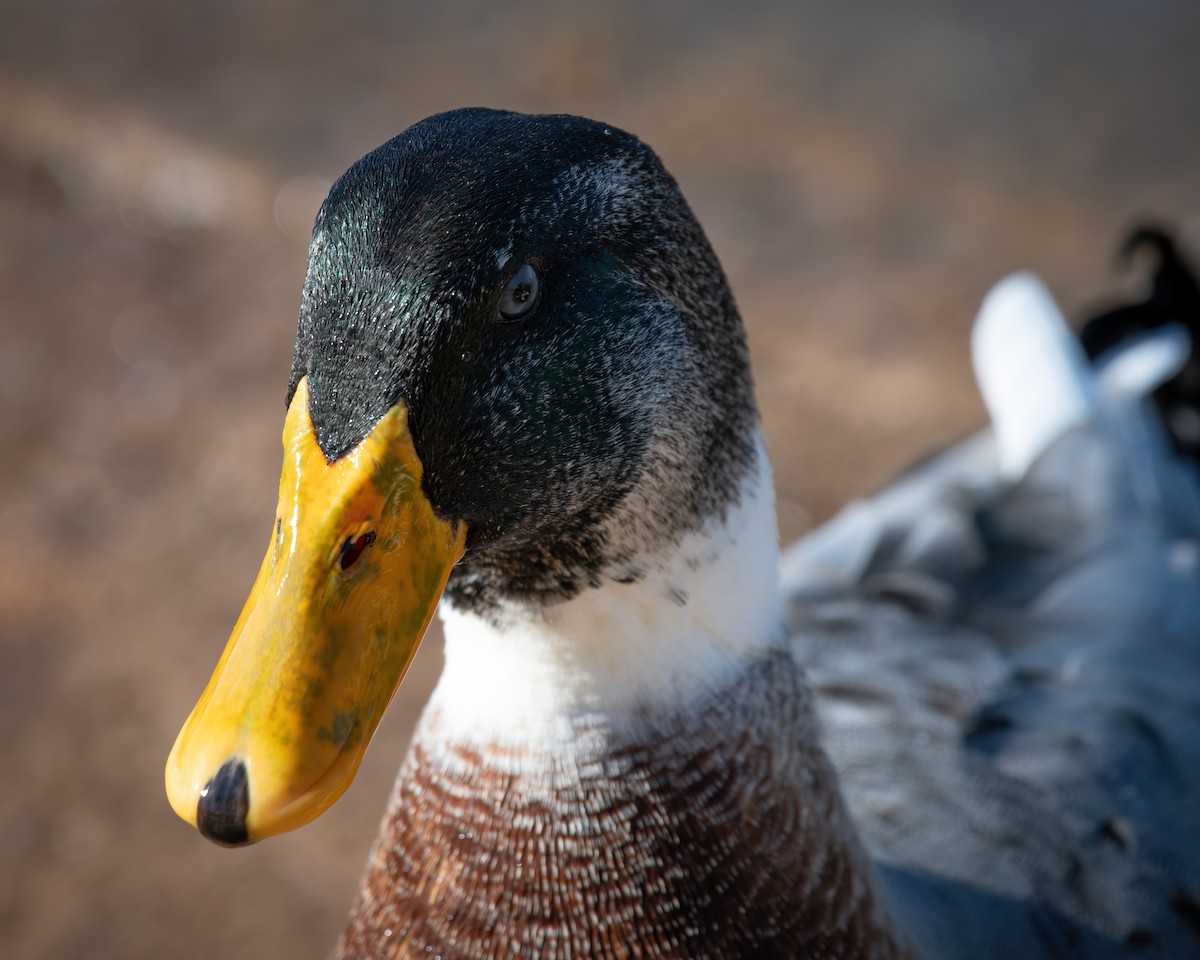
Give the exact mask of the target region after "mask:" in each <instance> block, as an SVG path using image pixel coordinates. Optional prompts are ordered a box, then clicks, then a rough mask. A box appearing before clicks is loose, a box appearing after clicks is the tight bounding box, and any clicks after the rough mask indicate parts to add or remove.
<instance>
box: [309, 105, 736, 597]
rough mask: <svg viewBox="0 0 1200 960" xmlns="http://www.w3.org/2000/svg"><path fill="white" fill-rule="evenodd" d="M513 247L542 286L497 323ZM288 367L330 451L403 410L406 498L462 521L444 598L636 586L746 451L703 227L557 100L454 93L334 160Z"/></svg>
mask: <svg viewBox="0 0 1200 960" xmlns="http://www.w3.org/2000/svg"><path fill="white" fill-rule="evenodd" d="M524 264H531V265H532V266H533V267H534V269H535V270H536V271H537V274H538V276H539V279H540V284H541V290H540V297H539V302H538V304H537V306H536V309H535V310H534V311H533V312H532V313H531V314H530V315H529V316H528V317H527V318H524V319H522V320H520V321H517V322H505V321H504V319H503V318H502V317H501V315H500V314H499V313H498V308H497V304H498V302H499V299H500V296H501V294H502V292H503V290H504V288H505V285H506V284H507V283H508V282H509V281H510V280H511V279H512V277H513V276H514V274H515V273H516V272H517V271H518V270H519V269H520V268H521V267H522V266H523V265H524ZM305 375H307V376H308V377H309V383H310V389H311V401H310V404H311V413H312V419H313V423H314V425H315V427H316V431H317V437H318V440H319V442H320V444H321V448H322V449H323V450H324V451H325V454H326V456H327V457H328V458H329V459H330V460H336V459H337V458H339V457H341V456H343V455H344V454H345V453H346V452H347V451H348V450H350V449H351V448H352V447H353V446H354V445H355V444H356V443H357V442H358V441H360V440H361V439H362V438H363V437H364V436H365V435H366V434H367V433H368V432H369V431H370V430H371V428H372V427H373V426H374V425H375V423H377V422H378V420H379V419H380V418H381V417H382V416H383V414H384V413H385V412H386V411H387V410H388V409H389V408H390V407H391V406H392V405H394V404H395V403H396V402H397V401H398V400H400V399H403V400H405V401H406V402H407V403H408V404H409V407H410V410H411V419H410V422H411V425H412V431H413V437H414V441H415V444H416V448H417V452H418V454H419V455H420V457H421V459H422V461H423V463H424V467H425V480H424V483H425V488H426V489H425V492H426V494H427V495H428V496H429V498H430V500H431V502H432V503H433V505H434V507H435V509H436V510H437V511H438V512H439V513H440V514H442V515H443V516H446V517H454V518H456V519H462V520H465V521H466V522H467V524H468V530H469V531H470V534H469V537H470V539H469V542H468V554H467V557H466V559H465V560H464V561H463V562H462V563H461V564H460V565H459V567H458V568H457V569H456V571H455V573H454V575H453V577H452V578H451V582H450V584H449V587H448V596H449V597H450V598H451V600H452V601H453V602H454V603H455V604H456V605H457V606H458V607H460V608H465V609H473V610H477V611H486V610H488V609H491V608H493V607H495V605H496V604H497V603H498V602H500V601H501V600H508V599H515V600H520V601H528V600H536V601H537V602H554V601H557V600H560V599H565V598H568V597H571V596H573V595H575V594H577V593H578V592H579V590H581V589H583V588H584V587H585V586H587V585H589V584H596V583H599V582H601V581H602V580H604V579H618V580H633V579H637V578H638V577H639V576H640V575H641V571H640V569H639V567H638V564H637V562H636V558H637V557H638V556H639V555H642V554H644V553H646V552H647V551H648V550H650V551H653V550H655V549H659V548H662V547H664V546H667V545H669V544H671V543H674V542H676V541H677V540H678V539H679V538H680V537H681V536H683V535H684V534H686V533H687V532H689V531H694V530H696V529H699V528H700V527H701V526H702V525H703V523H704V522H705V521H706V520H707V519H708V518H710V517H712V516H714V515H717V516H719V515H721V514H722V512H723V511H724V510H726V509H727V508H728V506H729V505H730V503H731V501H732V500H733V498H734V497H735V496H736V494H737V491H738V489H739V484H740V482H741V480H742V478H743V477H744V475H745V474H746V473H747V471H748V470H749V469H750V466H751V464H752V461H753V435H754V428H755V426H756V423H757V413H756V410H755V406H754V400H753V395H752V387H751V382H750V375H749V368H748V364H747V357H746V346H745V339H744V334H743V331H742V326H741V322H740V319H739V317H738V314H737V310H736V307H735V306H734V303H733V299H732V297H731V295H730V293H729V291H728V288H727V286H726V284H725V280H724V276H723V274H722V272H721V269H720V266H719V265H718V263H717V261H716V258H715V256H714V255H713V253H712V250H711V248H710V247H709V245H708V242H707V240H706V239H705V237H704V234H703V231H702V230H701V229H700V227H699V225H698V224H697V222H696V220H695V218H694V217H693V215H692V213H691V211H690V209H689V208H688V206H687V204H686V202H685V201H684V199H683V197H682V195H681V194H680V192H679V189H678V187H677V186H676V184H675V182H674V180H673V179H672V178H671V176H670V175H669V174H668V173H667V172H666V171H665V170H664V169H663V167H662V164H661V163H660V162H659V160H658V158H657V157H656V156H655V155H654V153H653V152H652V151H651V150H650V149H649V148H648V147H646V146H645V144H643V143H641V142H640V141H639V140H637V139H636V138H635V137H632V136H630V135H629V134H626V133H623V132H621V131H619V130H616V129H614V128H612V127H610V126H606V125H604V124H600V123H595V122H592V121H588V120H583V119H580V118H577V117H566V116H522V115H519V114H513V113H505V112H499V111H492V110H482V109H476V110H459V111H455V112H453V113H447V114H441V115H439V116H435V117H431V118H429V119H428V120H424V121H422V122H421V123H418V124H415V125H414V126H412V127H410V128H409V129H408V130H407V131H405V132H404V133H402V134H401V135H400V136H398V137H396V138H395V139H393V140H391V141H389V142H388V143H386V144H384V145H383V146H382V147H380V148H379V149H378V150H375V151H374V152H372V153H370V154H368V155H367V156H366V157H364V158H363V159H362V160H360V161H359V162H358V163H356V164H355V165H354V166H353V167H351V168H350V169H349V170H348V171H347V172H346V174H345V175H344V176H342V177H341V179H339V180H338V181H337V183H335V184H334V186H333V189H332V190H331V191H330V194H329V197H328V199H327V200H326V201H325V203H324V205H323V206H322V208H321V211H320V213H319V215H318V217H317V222H316V226H315V229H314V231H313V238H312V245H311V249H310V258H309V270H308V277H307V280H306V282H305V286H304V294H303V299H302V303H301V311H300V324H299V332H298V335H297V341H296V355H295V361H294V364H293V370H292V380H291V389H292V390H294V388H295V385H296V383H297V382H298V381H299V379H300V378H301V377H302V376H305ZM289 396H290V392H289ZM550 518H552V519H550Z"/></svg>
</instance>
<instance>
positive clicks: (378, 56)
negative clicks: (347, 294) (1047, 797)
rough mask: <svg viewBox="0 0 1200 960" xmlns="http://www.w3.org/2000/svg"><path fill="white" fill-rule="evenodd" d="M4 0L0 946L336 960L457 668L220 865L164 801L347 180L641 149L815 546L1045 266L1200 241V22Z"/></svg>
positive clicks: (223, 619)
mask: <svg viewBox="0 0 1200 960" xmlns="http://www.w3.org/2000/svg"><path fill="white" fill-rule="evenodd" d="M429 6H432V5H427V4H414V3H397V2H383V0H377V2H368V0H358V2H352V3H346V4H331V3H317V2H315V0H314V2H309V3H286V2H283V0H268V2H262V3H258V4H240V3H234V2H229V0H208V2H204V3H199V2H178V3H154V2H149V0H116V2H108V3H95V2H91V3H85V2H76V3H71V4H66V3H39V2H34V0H3V2H0V23H2V24H3V26H2V29H0V451H2V454H0V456H2V457H3V460H2V468H0V544H2V549H0V745H2V746H0V760H2V761H3V762H2V767H0V770H2V781H3V786H2V787H0V955H2V956H4V957H7V958H9V960H18V958H34V957H36V958H42V957H112V958H139V957H221V958H222V960H234V958H237V957H321V956H323V955H325V954H326V953H327V952H328V950H329V948H330V947H331V945H332V943H333V941H334V939H335V938H336V935H337V931H338V930H339V927H340V923H341V921H342V917H343V916H344V914H345V911H346V909H347V907H348V904H349V901H350V898H351V895H352V893H353V891H354V887H355V880H356V877H357V874H358V872H359V869H360V867H361V865H362V863H363V861H364V858H365V857H366V854H367V848H368V844H369V842H370V839H371V837H372V835H373V834H374V831H375V828H376V825H377V822H378V818H379V816H380V813H381V811H382V807H383V804H384V799H385V796H386V792H387V789H388V786H389V783H390V781H391V778H392V776H393V774H394V771H395V768H396V765H397V763H398V761H399V758H400V756H401V753H402V751H403V747H404V743H405V741H406V738H407V731H408V729H409V726H410V725H411V723H412V722H413V720H414V718H415V715H416V712H417V710H418V709H419V707H420V705H421V703H422V702H423V700H424V698H425V695H426V692H427V690H428V687H429V684H430V683H431V682H432V679H433V677H434V676H435V674H436V671H437V669H438V658H439V656H440V652H439V649H438V647H439V644H440V642H439V641H438V640H437V638H432V639H433V642H430V643H427V644H426V645H425V649H424V652H423V654H422V659H421V661H420V663H419V664H418V667H417V668H416V669H415V671H414V674H413V675H412V676H411V678H410V681H409V682H408V683H407V684H406V686H405V688H404V690H403V691H402V692H401V693H400V695H399V696H398V698H397V701H396V703H395V704H394V706H393V709H392V711H391V713H390V714H389V716H388V718H387V720H386V721H385V723H384V726H383V728H382V729H381V732H380V734H379V737H378V739H377V742H376V743H375V745H374V746H373V748H372V750H371V752H370V754H369V756H368V758H367V761H366V763H365V764H364V768H363V770H362V773H361V774H360V776H359V779H358V781H357V782H356V784H355V785H354V787H353V788H352V789H351V790H350V792H349V793H348V794H347V796H346V797H345V799H344V800H343V801H342V802H341V803H340V804H338V805H337V807H335V808H334V810H333V811H332V812H331V813H329V814H328V815H327V816H325V817H324V818H322V819H321V820H319V821H318V822H317V823H315V824H314V825H312V826H311V827H308V828H306V829H305V830H303V831H301V832H299V833H297V834H293V835H290V836H287V837H284V838H281V839H276V840H272V841H270V842H268V843H265V844H262V845H259V846H257V847H254V848H251V849H249V850H245V851H227V850H219V849H217V848H215V847H213V846H211V845H210V844H208V843H206V842H204V841H203V840H201V839H200V838H199V837H198V836H197V835H196V834H195V833H193V832H192V831H190V830H189V829H188V828H186V827H185V826H184V825H183V824H182V823H180V822H179V821H177V820H176V819H175V817H174V815H173V814H172V813H171V812H170V810H169V809H168V807H167V804H166V801H165V799H164V796H163V789H162V785H161V780H162V764H163V761H164V759H165V757H166V754H167V751H168V749H169V747H170V745H171V742H172V740H173V738H174V736H175V733H176V731H177V729H178V726H179V724H180V723H181V721H182V720H183V718H184V716H185V715H186V713H187V711H188V710H189V709H190V707H191V706H192V704H193V702H194V700H195V698H196V696H197V695H198V693H199V692H200V689H201V687H202V685H203V683H204V681H205V679H206V678H207V676H208V673H209V671H210V669H211V668H212V666H213V665H214V664H215V662H216V659H217V655H218V653H219V651H220V649H221V647H222V645H223V643H224V640H225V638H226V636H227V633H228V630H229V628H230V626H231V625H232V623H233V620H234V618H235V616H236V613H237V611H238V609H239V608H240V605H241V602H242V600H243V598H244V596H245V593H246V591H247V589H248V588H249V585H250V583H251V580H252V577H253V573H254V570H255V569H256V566H257V564H258V562H259V559H260V556H261V550H262V549H263V546H264V544H265V542H266V539H267V536H268V533H269V530H268V528H269V523H270V518H271V515H272V514H271V511H272V509H273V505H274V497H275V490H276V483H277V476H278V474H277V470H278V465H279V453H280V451H279V431H280V429H281V426H282V421H283V403H282V398H283V391H284V385H285V380H286V375H287V370H288V364H289V359H290V350H291V343H290V341H291V336H292V330H293V324H294V319H295V315H296V308H297V303H298V297H299V290H300V284H301V280H302V277H303V273H304V251H305V243H306V235H307V231H308V227H309V224H310V223H311V217H312V214H313V212H314V211H315V208H316V206H317V204H318V202H319V200H320V198H321V196H322V191H323V189H324V187H325V186H326V185H327V184H328V183H329V182H330V180H331V179H332V178H333V177H334V176H336V175H337V174H338V173H339V172H340V171H341V170H342V169H343V168H344V167H345V166H347V165H348V164H349V163H350V162H352V161H353V160H355V159H356V158H357V157H358V156H359V155H361V154H362V153H364V152H365V151H367V150H368V149H370V148H372V147H374V146H376V145H377V144H379V143H380V142H382V141H383V140H385V139H387V138H388V137H390V136H392V135H393V134H395V133H396V132H398V131H399V130H401V129H402V128H404V127H405V126H407V125H408V124H409V123H411V122H413V121H415V120H417V119H420V118H421V117H423V116H425V115H427V114H430V113H433V112H436V111H438V110H443V109H448V108H451V107H456V106H464V105H472V104H484V105H492V106H505V107H510V108H514V109H520V110H526V111H568V112H574V113H582V114H585V115H591V116H595V117H599V118H602V119H605V120H607V121H609V122H612V123H615V124H617V125H619V126H622V127H624V128H626V129H629V130H632V131H634V132H636V133H638V134H639V135H641V136H642V137H643V138H644V139H645V140H647V141H648V142H649V143H651V144H652V145H653V146H654V147H655V148H656V149H657V150H658V151H659V152H660V153H661V155H662V156H663V158H664V160H665V161H666V163H667V166H668V167H669V168H670V169H671V170H673V172H674V173H675V174H676V176H677V177H678V179H679V180H680V182H681V184H682V186H683V188H684V191H685V193H686V194H687V195H688V196H689V197H690V199H691V201H692V203H693V205H694V207H695V209H696V211H697V213H698V215H699V216H700V219H701V220H702V222H703V223H704V224H705V225H706V226H707V228H708V230H709V233H710V236H711V237H712V240H713V242H714V244H715V246H716V248H717V251H718V253H719V254H720V256H721V257H722V259H723V261H724V263H725V265H726V268H727V270H728V272H729V275H730V279H731V281H732V283H733V287H734V290H735V292H736V294H737V296H738V298H739V301H740V304H741V306H742V309H743V313H744V316H745V318H746V323H747V326H748V328H749V335H750V342H751V346H752V350H753V354H754V360H755V364H756V368H755V369H756V376H757V380H758V385H759V394H760V397H761V401H762V407H763V415H764V419H765V422H766V428H767V432H768V434H769V435H770V439H771V441H772V445H773V451H774V456H775V462H776V470H777V481H778V487H779V493H780V499H781V507H780V518H781V527H782V530H783V536H784V539H785V540H790V539H794V538H795V537H796V536H798V535H799V534H801V533H803V532H804V530H806V529H808V528H809V527H810V526H811V525H812V524H813V523H816V522H819V521H820V520H822V519H824V518H826V517H828V516H829V515H830V514H831V513H832V512H833V511H835V510H836V509H837V508H838V507H839V506H840V505H841V504H843V503H845V502H846V501H848V500H850V499H852V498H854V497H856V496H860V495H862V494H864V493H867V492H870V491H871V490H872V489H874V488H876V487H878V486H879V485H880V484H882V483H883V482H885V481H886V479H887V478H888V477H889V476H890V475H891V474H893V473H894V472H895V471H896V470H898V469H900V468H902V467H903V466H904V465H905V464H906V463H907V462H909V461H911V460H912V459H913V458H915V457H917V456H919V455H921V454H923V453H926V452H928V451H930V450H932V449H934V448H936V447H938V446H940V445H942V444H944V443H945V442H947V441H949V440H951V439H953V438H956V437H958V436H960V435H963V434H965V433H966V432H968V431H969V430H971V429H973V428H975V427H977V426H978V425H979V424H981V423H982V420H983V415H982V411H981V407H980V405H979V403H978V401H977V399H976V396H975V393H974V389H973V386H972V381H971V377H970V373H969V366H968V354H967V331H968V327H969V322H970V320H971V317H972V314H973V312H974V309H975V307H976V305H977V303H978V301H979V299H980V297H981V295H982V294H983V293H984V291H985V290H986V288H987V286H988V285H989V284H990V283H991V282H992V281H994V280H995V279H997V278H999V277H1000V276H1001V275H1003V274H1004V273H1005V272H1007V271H1010V270H1013V269H1015V268H1019V267H1032V268H1034V269H1036V270H1037V271H1038V272H1040V273H1041V274H1042V275H1043V276H1044V277H1045V278H1046V279H1047V280H1048V281H1049V283H1050V284H1051V286H1052V288H1053V289H1054V290H1055V291H1056V293H1057V294H1058V295H1059V296H1060V297H1061V299H1062V301H1063V302H1064V304H1065V305H1066V306H1067V307H1068V308H1069V309H1078V308H1079V307H1080V306H1081V305H1083V304H1085V303H1087V302H1088V301H1089V300H1093V299H1094V298H1095V297H1096V296H1099V295H1103V294H1106V293H1112V292H1114V291H1115V290H1116V289H1118V280H1119V278H1118V276H1117V275H1116V274H1115V273H1114V271H1113V269H1112V265H1111V261H1110V257H1111V251H1112V248H1113V246H1114V243H1115V241H1116V239H1117V237H1118V236H1119V234H1120V232H1121V231H1122V229H1123V228H1124V227H1125V226H1126V225H1127V224H1128V223H1129V222H1130V221H1131V219H1133V218H1134V217H1136V216H1139V215H1142V214H1143V213H1154V214H1157V215H1159V216H1161V217H1164V218H1166V219H1168V220H1169V221H1173V222H1174V223H1176V224H1178V225H1180V226H1181V227H1182V228H1183V229H1184V231H1185V235H1186V236H1187V237H1188V239H1190V240H1191V241H1192V243H1193V246H1195V245H1196V242H1197V240H1200V236H1198V233H1200V193H1198V190H1200V178H1198V171H1200V107H1198V106H1197V96H1196V95H1197V91H1200V56H1197V53H1196V49H1197V41H1198V40H1200V5H1197V4H1195V3H1189V2H1185V0H1180V2H1174V3H1168V2H1146V3H1138V4H1135V3H1131V2H1119V0H1097V2H1094V3H1089V4H1086V5H1085V4H1071V5H1067V4H1060V5H1053V6H1054V8H1055V9H1057V10H1058V12H1057V13H1056V12H1052V10H1051V7H1052V5H1049V4H1044V3H1040V2H1032V0H1017V2H1011V3H1007V4H1002V5H1000V4H996V5H988V7H987V8H986V9H985V7H984V5H982V4H980V5H977V6H978V7H979V8H980V9H979V10H978V11H977V12H974V13H968V12H964V11H962V10H960V9H959V7H961V6H964V5H961V4H952V3H949V2H946V3H943V4H937V3H934V4H923V5H918V6H913V5H906V6H905V7H904V9H900V7H901V5H896V7H897V9H894V10H893V9H890V8H885V7H884V5H881V4H870V5H868V4H866V3H860V2H848V0H843V2H833V0H830V2H809V3H799V4H790V3H785V2H778V3H742V4H739V5H738V10H737V12H736V13H735V12H733V10H732V6H733V5H732V4H730V5H728V6H725V5H720V4H716V3H702V4H685V3H682V2H676V3H665V4H661V5H651V4H645V3H633V2H625V3H613V4H607V5H602V4H578V5H572V4H562V3H549V2H545V3H537V2H519V3H513V4H508V5H500V4H484V3H469V4H457V5H455V6H454V7H453V10H452V11H443V12H433V11H431V10H429V9H426V8H427V7H429Z"/></svg>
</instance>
